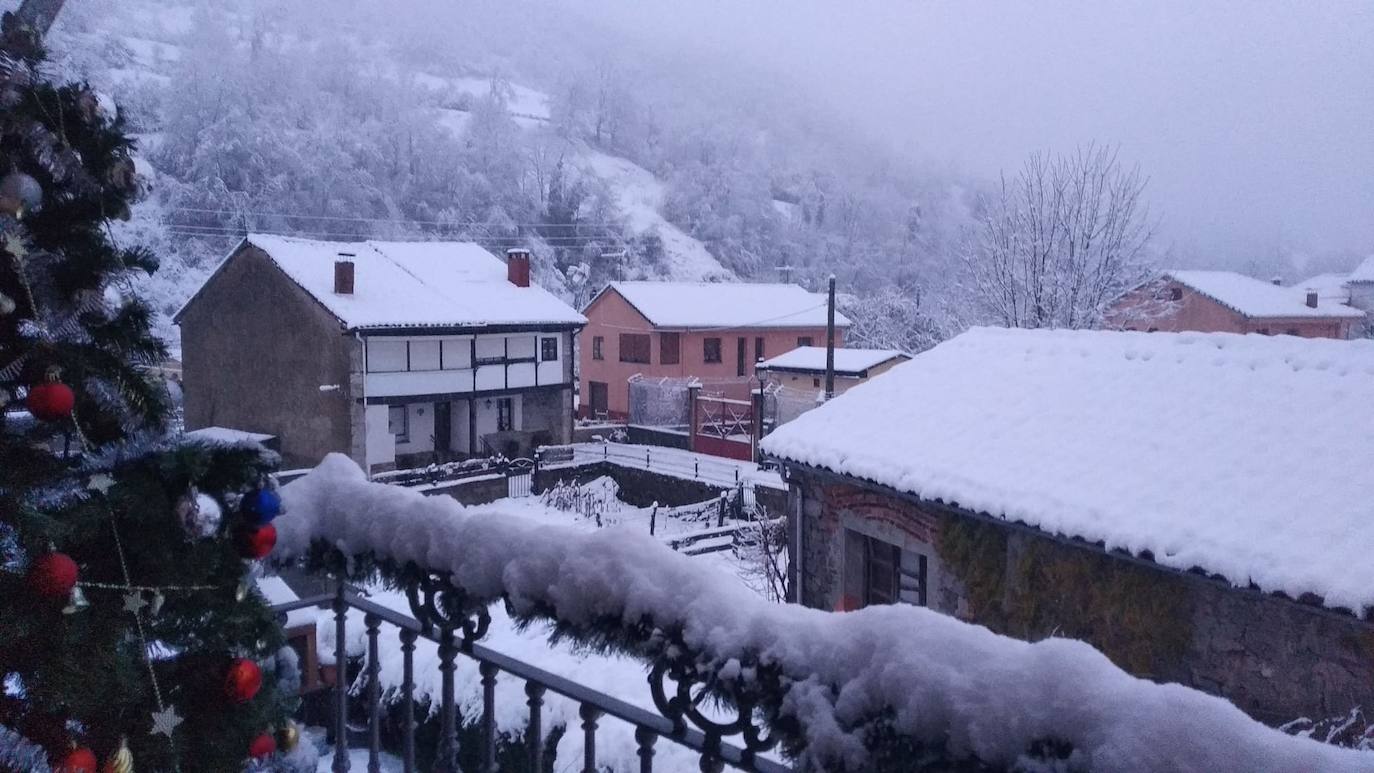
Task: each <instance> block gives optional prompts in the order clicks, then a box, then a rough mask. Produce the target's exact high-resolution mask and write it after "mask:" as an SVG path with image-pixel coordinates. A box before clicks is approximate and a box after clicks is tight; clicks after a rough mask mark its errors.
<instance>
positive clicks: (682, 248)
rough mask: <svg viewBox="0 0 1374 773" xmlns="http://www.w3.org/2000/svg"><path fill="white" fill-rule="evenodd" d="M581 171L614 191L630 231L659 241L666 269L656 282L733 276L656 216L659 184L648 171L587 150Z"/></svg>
mask: <svg viewBox="0 0 1374 773" xmlns="http://www.w3.org/2000/svg"><path fill="white" fill-rule="evenodd" d="M581 168H582V169H583V171H585V172H587V173H588V174H592V175H594V176H596V177H599V178H601V179H602V180H605V181H606V183H607V184H609V185H610V186H611V189H612V190H613V191H615V198H616V206H617V207H619V208H620V211H621V213H622V214H624V215H625V217H626V219H627V220H628V222H629V226H630V228H631V229H632V230H634V231H636V232H637V233H641V234H647V233H657V234H658V236H659V238H660V239H662V240H663V251H664V252H665V253H666V255H667V262H668V269H667V272H666V274H665V275H664V276H662V277H660V278H662V279H675V280H703V279H734V278H735V275H734V273H733V272H731V271H730V270H729V269H727V268H725V267H724V266H722V265H721V264H720V261H718V260H716V259H715V258H714V257H713V256H712V255H711V252H710V251H709V250H707V249H706V245H704V244H702V243H701V242H700V241H697V240H696V239H695V238H693V237H691V236H689V235H688V234H687V232H686V231H683V230H682V229H681V228H678V227H677V226H675V225H673V224H672V223H670V222H668V220H667V218H665V217H663V215H662V214H661V213H660V212H659V210H660V208H661V207H662V206H663V196H664V191H663V183H662V182H660V181H659V180H658V178H656V177H654V175H653V173H651V172H650V171H649V170H647V169H645V168H644V167H642V166H639V165H638V164H635V163H634V162H632V161H629V160H626V159H623V158H619V157H616V156H610V155H607V154H605V153H598V152H596V151H591V150H589V151H587V152H586V153H584V154H583V155H582V161H581Z"/></svg>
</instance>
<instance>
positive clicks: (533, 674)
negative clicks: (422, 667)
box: [277, 456, 1368, 773]
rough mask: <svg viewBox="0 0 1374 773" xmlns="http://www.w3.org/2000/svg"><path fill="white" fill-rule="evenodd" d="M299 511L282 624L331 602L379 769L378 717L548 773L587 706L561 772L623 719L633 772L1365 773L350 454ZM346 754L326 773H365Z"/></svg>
mask: <svg viewBox="0 0 1374 773" xmlns="http://www.w3.org/2000/svg"><path fill="white" fill-rule="evenodd" d="M283 496H284V500H285V502H286V504H287V507H288V511H287V513H286V514H285V515H284V516H282V517H281V518H279V519H278V521H277V524H278V531H279V533H280V540H279V543H278V557H279V559H281V560H284V561H298V560H299V561H305V562H307V563H308V565H309V566H310V567H311V568H312V569H313V570H314V571H316V572H320V573H326V574H329V575H330V576H331V577H332V578H333V582H334V583H335V584H334V586H333V591H332V592H331V593H329V594H327V595H321V596H317V597H313V598H308V599H303V600H301V601H298V602H294V603H292V604H287V605H283V606H281V607H278V609H279V611H282V612H286V611H289V610H293V609H298V608H303V607H308V606H319V605H322V604H329V605H330V606H331V607H332V609H333V612H334V620H333V623H334V626H335V630H334V637H333V642H332V647H333V648H334V652H335V658H336V663H338V664H341V668H343V669H344V673H343V674H341V675H340V677H339V678H338V679H337V680H336V682H335V686H334V688H333V689H334V693H333V694H332V707H333V712H332V714H331V724H332V726H333V735H334V737H335V738H338V739H348V738H350V728H354V732H353V733H352V736H353V737H354V738H355V739H356V738H358V737H359V736H360V735H361V737H362V738H363V739H364V740H363V741H362V745H363V746H365V747H366V749H367V751H366V756H367V757H368V763H367V764H368V768H367V769H368V770H369V771H376V770H379V769H380V765H381V758H382V753H383V749H382V741H383V727H384V723H385V722H386V719H385V717H387V716H391V717H393V718H394V717H395V716H396V714H395V712H399V715H400V717H401V721H400V723H399V724H400V729H401V732H400V733H399V742H398V743H397V744H395V745H393V746H392V748H390V749H389V750H388V751H389V752H390V753H392V754H395V755H397V756H398V757H399V759H400V760H401V766H402V767H403V769H404V770H406V771H413V770H437V771H444V772H445V773H454V772H455V771H457V770H459V769H460V768H459V753H460V751H461V753H462V756H463V758H464V760H465V761H466V766H465V767H463V768H462V769H463V770H482V771H495V770H507V769H527V770H544V769H545V765H547V764H548V762H549V760H548V759H547V758H546V755H547V753H548V750H547V748H546V747H545V746H544V744H542V743H540V739H541V738H543V737H544V732H543V731H544V729H545V727H546V724H545V723H546V722H547V721H548V719H549V715H548V714H547V713H546V712H547V710H548V706H549V704H548V703H547V701H548V700H549V699H550V698H552V697H554V696H559V700H566V701H571V702H572V703H574V704H575V705H576V707H577V709H576V718H575V720H570V718H569V716H568V713H567V712H565V713H564V714H563V717H564V719H565V720H570V721H566V730H565V732H566V733H567V734H579V735H580V739H579V740H580V748H579V749H578V751H579V755H578V756H579V758H580V760H567V759H563V758H561V757H560V758H559V759H558V760H557V763H558V766H559V769H560V770H563V769H572V767H573V766H575V765H577V764H578V763H579V762H580V766H581V768H580V769H581V770H583V771H587V772H589V773H590V772H591V771H601V770H606V769H607V767H606V764H607V763H606V760H605V759H603V758H601V757H599V755H598V739H599V738H600V737H601V735H600V734H601V733H603V732H605V731H607V730H608V728H609V726H610V723H621V722H623V723H628V725H629V726H630V727H632V728H633V731H632V732H633V738H634V741H635V746H636V757H637V765H638V769H639V770H640V771H651V770H654V769H656V768H655V764H656V762H657V763H660V765H659V767H658V768H657V769H660V770H663V769H671V770H683V769H685V768H684V767H683V765H682V762H681V760H682V754H681V753H675V754H673V755H667V754H665V751H667V747H673V751H675V752H679V751H682V752H685V753H686V754H690V755H691V756H692V757H693V759H694V764H693V766H692V767H691V768H686V769H699V770H704V771H719V770H723V769H725V768H726V767H730V768H733V769H740V770H756V771H770V772H772V771H784V770H794V769H795V770H828V771H858V770H863V771H887V770H891V771H897V770H901V771H909V770H922V771H956V770H957V771H1014V770H1031V769H1036V770H1039V769H1046V770H1050V769H1052V770H1064V771H1069V770H1074V771H1079V770H1084V771H1086V770H1092V771H1142V773H1143V772H1144V771H1155V770H1208V771H1255V770H1294V771H1296V770H1322V771H1338V772H1343V771H1352V772H1353V771H1359V770H1367V769H1368V757H1367V756H1365V755H1364V754H1363V753H1360V752H1355V751H1351V750H1346V749H1338V748H1335V747H1331V746H1327V745H1323V744H1321V743H1318V742H1316V741H1312V740H1309V739H1306V738H1299V737H1293V736H1289V735H1285V734H1283V733H1281V732H1279V731H1277V730H1274V729H1271V728H1268V727H1265V726H1263V725H1261V724H1259V723H1257V722H1254V721H1253V720H1251V719H1249V718H1248V717H1246V716H1245V715H1244V714H1243V713H1241V712H1240V711H1239V710H1237V709H1236V708H1235V707H1234V706H1232V705H1231V704H1229V703H1227V702H1226V701H1224V700H1222V699H1219V698H1216V697H1213V696H1208V695H1204V694H1202V693H1198V692H1196V691H1193V690H1190V689H1187V688H1183V687H1180V686H1178V685H1159V684H1155V683H1152V682H1149V681H1145V680H1141V679H1137V678H1134V677H1131V676H1129V675H1127V674H1125V673H1124V672H1122V671H1120V670H1119V669H1117V668H1116V667H1115V666H1113V665H1112V664H1111V663H1110V662H1109V661H1108V660H1107V659H1106V658H1105V657H1104V656H1102V655H1101V654H1100V653H1098V652H1097V651H1096V650H1094V649H1092V648H1091V647H1089V646H1088V645H1086V644H1083V643H1081V642H1076V641H1071V640H1066V639H1049V640H1045V641H1041V642H1038V643H1026V642H1021V641H1017V640H1013V639H1009V638H1006V637H1002V636H997V635H994V634H992V633H990V632H989V631H987V630H986V629H983V628H980V627H976V626H971V625H967V624H965V623H962V622H959V621H957V620H955V619H953V618H950V617H947V616H944V615H941V614H938V613H935V612H931V611H929V610H925V609H922V608H919V607H910V606H902V605H897V606H887V607H871V608H868V609H865V610H862V611H859V612H853V613H831V612H824V611H818V610H812V609H803V608H799V607H795V606H790V605H781V604H773V603H769V602H767V601H765V600H763V599H762V598H759V597H757V596H751V595H749V594H748V593H747V592H743V590H742V589H741V588H740V587H738V586H737V585H734V584H731V583H729V582H726V581H725V578H722V577H720V576H719V575H718V574H717V573H714V572H711V571H708V570H706V569H705V568H704V567H702V566H700V565H699V564H694V563H692V559H689V558H686V557H684V556H680V555H677V554H675V553H673V552H672V551H671V550H669V549H668V548H666V547H664V546H663V545H662V544H660V543H659V542H657V541H655V540H653V539H652V538H650V537H648V536H647V535H640V534H634V533H629V532H625V531H619V530H601V531H592V532H586V531H576V530H573V529H571V528H562V527H557V526H551V525H549V524H547V523H541V522H533V521H525V520H523V519H522V518H520V517H519V516H517V515H513V514H509V513H505V512H496V510H495V509H494V506H487V507H486V509H480V508H476V509H468V508H462V507H461V506H459V505H458V504H457V503H455V502H454V501H452V500H448V499H446V498H443V497H433V498H429V497H425V496H423V495H421V494H419V493H417V492H414V491H410V490H406V489H401V488H398V487H394V486H387V485H384V484H379V483H371V482H368V481H367V480H366V479H365V477H364V476H363V474H362V472H361V470H359V469H358V468H357V467H356V466H355V465H353V463H352V462H350V461H348V460H347V459H345V458H343V457H338V456H334V457H330V458H328V459H326V460H325V462H324V463H323V464H322V465H321V466H320V467H319V468H317V469H316V470H315V471H313V472H312V473H311V474H310V475H307V476H306V477H305V478H302V479H299V480H297V481H295V482H293V483H291V484H290V485H288V486H286V487H285V488H284V489H283ZM381 514H385V516H384V517H382V516H381ZM379 577H380V578H382V579H383V580H385V581H386V583H387V584H388V585H389V586H390V587H392V588H395V589H397V590H399V591H400V592H401V593H403V594H404V599H405V603H404V606H406V607H408V610H409V614H405V613H403V612H398V611H397V608H396V607H397V605H396V604H392V605H390V606H388V605H385V604H381V603H378V601H377V600H376V598H368V597H366V596H364V595H363V594H362V593H360V592H359V591H358V590H356V589H355V588H354V587H352V586H350V584H349V583H350V582H352V581H363V580H375V579H377V578H379ZM496 602H500V605H499V606H498V607H493V606H492V605H493V604H495V603H496ZM350 612H351V613H352V614H353V616H354V617H355V618H356V617H358V616H359V615H361V617H362V623H363V628H364V640H365V647H364V651H363V652H362V653H361V654H362V657H361V658H360V659H359V661H358V664H357V665H354V666H353V667H352V668H351V669H350V667H349V665H348V663H349V660H348V655H349V651H348V647H347V642H348V641H349V636H348V632H347V630H346V629H347V627H348V624H349V615H350ZM494 613H495V614H496V615H505V616H509V618H510V619H511V620H513V621H515V622H517V623H543V624H547V625H548V626H549V630H550V631H552V632H553V633H554V634H555V635H556V636H557V637H560V638H562V639H564V640H568V641H573V642H576V643H579V644H581V645H585V646H588V647H592V648H596V649H597V650H598V651H608V650H609V651H614V652H617V653H621V654H623V655H625V656H628V657H631V658H634V659H636V660H638V661H639V662H640V663H642V664H643V670H642V671H640V672H639V673H647V680H646V682H642V683H640V684H641V686H640V687H639V688H634V687H633V685H630V686H629V687H628V688H626V689H631V690H637V694H638V695H640V696H641V697H640V698H639V699H638V700H637V701H627V700H625V699H624V698H623V697H615V696H612V695H610V694H607V693H606V692H604V691H601V690H597V689H595V688H593V687H590V686H588V684H586V683H585V682H584V681H583V680H582V679H580V678H569V677H567V676H565V675H559V674H555V673H552V672H550V671H549V670H546V669H543V668H541V667H539V666H537V665H534V664H531V663H529V662H527V661H526V660H524V659H522V658H518V657H513V656H512V655H510V654H508V653H505V652H502V651H499V648H497V647H494V646H490V645H489V644H488V643H487V642H486V641H485V639H486V638H487V637H488V634H489V633H490V632H491V631H492V630H493V622H492V621H493V616H494ZM391 637H394V638H391ZM421 641H425V642H431V643H432V644H433V645H434V646H435V647H436V648H437V661H436V662H435V663H434V667H435V668H436V669H437V671H438V672H439V673H438V681H439V685H440V686H439V689H438V691H437V695H436V696H435V697H434V704H435V705H437V712H436V714H437V717H438V721H437V726H438V728H439V731H438V733H437V738H436V739H434V742H433V746H432V747H429V746H428V745H426V748H417V747H418V746H419V745H420V744H421V743H422V741H421V739H420V737H419V736H418V735H417V733H416V727H417V725H416V716H415V715H416V708H417V700H416V695H415V691H416V683H417V673H416V668H417V661H416V658H415V653H416V647H417V644H418V643H419V642H421ZM389 647H390V648H399V651H400V653H401V658H402V664H401V670H402V677H401V679H400V683H399V689H398V690H396V691H395V693H394V694H392V695H391V696H390V698H389V699H388V700H387V701H384V700H383V693H384V691H385V687H384V684H383V680H382V679H381V678H380V673H381V670H382V669H383V667H384V666H385V658H384V657H383V654H382V653H383V651H384V649H386V648H389ZM354 654H355V656H356V655H357V654H359V653H358V652H357V651H354ZM463 660H466V661H469V662H470V664H475V666H476V669H477V673H478V675H479V678H480V688H481V700H480V715H479V714H478V713H477V712H475V711H471V710H469V711H467V712H462V711H460V705H459V699H458V698H457V696H456V691H457V685H456V678H457V676H456V675H457V673H458V671H459V669H460V664H461V662H462V661H463ZM468 667H469V668H470V667H471V665H469V666H468ZM426 676H428V675H426ZM498 686H500V687H501V688H502V689H498ZM517 686H518V688H519V690H518V695H519V696H520V698H522V700H521V705H520V706H519V707H518V708H517V709H516V711H518V712H521V713H522V714H523V715H524V716H525V717H527V719H526V720H525V725H524V729H523V731H522V732H520V733H514V734H513V733H510V732H508V731H503V730H502V729H501V728H500V727H499V726H498V717H501V716H506V717H509V716H510V712H511V708H510V704H509V702H506V701H508V700H509V699H510V698H512V697H514V696H513V695H512V693H513V691H515V690H516V687H517ZM502 695H504V696H505V699H506V701H503V702H501V703H498V698H500V697H501V696H502ZM623 695H624V693H623V692H622V696H623ZM384 703H385V704H389V708H386V709H384ZM649 707H652V708H649ZM469 708H470V709H474V708H475V706H471V705H470V707H469ZM388 712H390V713H388ZM460 713H465V714H466V715H467V716H469V717H477V721H476V722H475V723H471V722H470V723H468V724H469V725H470V726H471V727H472V728H475V733H476V736H475V737H476V743H474V741H473V739H474V736H473V734H472V733H473V732H474V731H473V730H469V731H464V734H463V735H462V738H463V741H462V743H461V744H460V740H459V739H460V730H459V722H460ZM364 728H365V729H364ZM359 731H361V733H360V732H359ZM338 746H339V747H340V749H339V751H338V753H336V755H335V756H334V759H333V762H332V764H333V767H332V769H333V770H334V771H345V770H349V769H350V762H349V756H348V754H347V753H346V752H347V750H346V749H344V748H342V747H343V746H344V744H339V745H338ZM670 756H671V759H672V760H673V762H672V764H671V765H670V766H664V765H663V764H662V763H664V762H665V761H667V760H668V759H669V757H670ZM517 757H518V758H519V764H518V765H517V764H516V763H514V762H513V760H514V759H516V758H517ZM422 758H423V759H422ZM428 759H433V760H434V762H433V764H432V766H430V767H424V765H425V764H426V763H427V760H428ZM527 766H528V767H527ZM617 769H624V768H623V767H621V768H617Z"/></svg>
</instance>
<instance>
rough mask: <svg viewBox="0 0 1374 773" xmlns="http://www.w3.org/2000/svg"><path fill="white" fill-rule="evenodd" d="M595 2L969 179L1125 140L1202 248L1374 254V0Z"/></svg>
mask: <svg viewBox="0 0 1374 773" xmlns="http://www.w3.org/2000/svg"><path fill="white" fill-rule="evenodd" d="M586 2H588V3H590V4H591V5H592V7H595V8H599V9H600V13H601V14H603V15H605V16H606V17H607V18H610V19H613V20H614V21H615V23H616V24H617V25H619V26H622V27H624V28H626V29H627V30H630V31H634V32H636V33H642V34H645V35H649V36H652V38H654V39H658V40H662V41H664V42H665V43H668V44H672V45H677V46H683V47H689V48H697V49H705V50H707V51H709V52H711V53H713V54H714V55H717V56H721V55H724V56H731V57H739V59H740V61H741V63H743V64H747V65H748V66H750V67H754V68H762V69H766V70H770V71H774V72H777V73H782V74H786V75H788V76H792V77H794V78H796V79H797V80H799V81H801V82H803V83H805V84H807V86H808V88H814V89H816V90H817V95H818V96H819V97H821V99H822V103H823V104H828V105H829V107H830V109H833V110H835V111H839V112H840V114H841V115H848V116H853V120H854V123H855V126H856V127H858V126H861V125H862V126H863V127H865V129H864V130H871V131H874V132H876V133H878V134H879V135H880V136H881V138H882V139H884V140H886V141H889V142H891V143H893V144H894V145H896V146H898V147H900V148H901V149H902V150H904V151H906V152H909V153H911V154H915V155H917V156H919V157H923V158H927V159H931V160H934V161H936V162H939V163H941V164H944V163H953V164H956V165H957V167H958V168H960V169H962V170H965V171H967V172H972V173H975V174H979V175H984V176H995V175H996V174H997V173H998V171H999V170H1001V169H1003V168H1010V167H1014V166H1016V165H1017V164H1019V163H1020V161H1021V160H1022V159H1023V158H1024V157H1025V155H1026V154H1027V153H1029V152H1030V151H1032V150H1036V149H1072V148H1073V147H1074V146H1075V145H1076V144H1078V143H1083V142H1087V141H1091V140H1096V141H1098V142H1106V143H1111V144H1117V145H1119V146H1120V148H1121V155H1122V157H1123V158H1125V159H1131V160H1134V161H1138V162H1139V163H1140V165H1141V167H1142V168H1143V170H1144V171H1145V172H1146V173H1147V174H1148V175H1149V177H1150V178H1151V184H1150V188H1149V191H1148V194H1149V199H1150V202H1151V206H1152V209H1153V210H1154V212H1155V213H1156V214H1158V215H1159V216H1160V217H1161V219H1162V223H1163V226H1164V228H1163V232H1162V233H1161V236H1162V237H1164V240H1165V241H1166V242H1167V243H1169V244H1173V245H1175V246H1176V247H1177V248H1178V249H1179V251H1180V252H1181V253H1182V254H1185V255H1191V256H1193V259H1194V260H1195V261H1203V262H1212V261H1225V262H1235V261H1238V260H1243V259H1244V258H1245V257H1246V256H1248V255H1252V254H1254V253H1257V252H1263V253H1272V252H1273V251H1274V250H1275V249H1276V248H1278V247H1280V246H1283V247H1287V248H1289V249H1294V250H1299V251H1312V252H1318V253H1319V252H1324V251H1331V250H1354V251H1358V252H1360V253H1370V252H1374V2H1367V1H1361V2H1332V1H1331V0H1321V2H1294V3H1291V4H1286V3H1256V2H1216V1H1215V0H1177V1H1172V0H1171V1H1170V2H1161V1H1160V0H1151V1H1150V2H1137V3H1098V2H1082V3H1076V2H1075V3H1070V2H1047V0H1037V2H1034V3H1029V2H1028V3H1002V2H999V3H979V4H976V5H975V4H970V3H963V2H959V3H953V2H951V3H938V4H936V3H926V2H922V3H917V2H908V1H907V0H691V2H680V1H679V0H586Z"/></svg>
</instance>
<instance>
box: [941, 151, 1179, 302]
mask: <svg viewBox="0 0 1374 773" xmlns="http://www.w3.org/2000/svg"><path fill="white" fill-rule="evenodd" d="M1145 185H1146V180H1145V178H1144V177H1142V176H1141V174H1140V169H1139V167H1131V168H1129V169H1126V168H1123V167H1122V166H1121V165H1120V163H1119V162H1118V160H1117V152H1116V149H1114V148H1105V147H1098V146H1096V145H1088V146H1087V147H1084V148H1079V149H1078V151H1077V152H1075V153H1073V154H1071V155H1066V156H1055V157H1050V156H1048V155H1046V154H1042V153H1037V154H1035V155H1032V156H1031V157H1030V158H1029V159H1027V160H1026V163H1025V164H1024V165H1023V166H1022V167H1021V170H1020V171H1019V172H1018V173H1017V174H1016V176H1015V177H1013V178H1011V179H1008V178H1007V177H1006V176H1005V175H1003V177H1002V180H1001V187H1000V189H999V190H998V191H997V192H996V194H994V196H992V197H983V198H982V199H981V200H980V201H979V208H978V209H979V211H978V212H977V214H976V220H977V224H976V225H975V226H974V227H973V228H972V230H971V231H970V232H969V233H968V234H967V237H966V239H965V240H964V245H963V249H962V251H961V260H962V264H963V265H962V268H963V272H962V278H961V282H960V285H961V289H962V291H963V293H962V294H963V295H964V297H965V301H966V303H965V306H966V308H965V309H964V310H963V311H965V312H968V313H969V314H970V315H971V316H972V317H973V319H972V321H975V322H985V323H991V324H997V325H1003V326H1006V327H1036V328H1038V327H1057V328H1087V327H1097V326H1100V325H1101V324H1102V322H1103V317H1104V315H1105V314H1106V313H1107V311H1108V309H1109V307H1110V306H1111V304H1112V302H1113V301H1115V300H1116V299H1117V298H1119V297H1121V296H1122V294H1124V293H1125V292H1126V291H1128V290H1130V289H1131V288H1133V287H1137V286H1139V285H1140V284H1141V283H1143V282H1145V281H1146V280H1147V279H1149V278H1150V276H1151V274H1152V273H1153V272H1152V270H1151V266H1150V263H1149V260H1148V254H1147V248H1148V246H1149V243H1150V238H1151V236H1152V233H1153V228H1152V225H1151V223H1150V222H1149V220H1148V218H1149V215H1148V212H1147V211H1146V208H1145V205H1144V203H1143V201H1142V199H1141V194H1142V193H1143V192H1144V190H1145Z"/></svg>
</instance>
